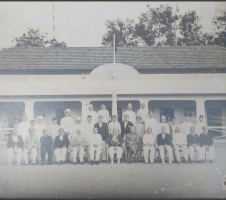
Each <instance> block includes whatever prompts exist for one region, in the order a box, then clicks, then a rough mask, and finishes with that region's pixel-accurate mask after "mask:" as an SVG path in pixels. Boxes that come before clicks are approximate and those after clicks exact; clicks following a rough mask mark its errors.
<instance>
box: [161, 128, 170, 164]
mask: <svg viewBox="0 0 226 200" xmlns="http://www.w3.org/2000/svg"><path fill="white" fill-rule="evenodd" d="M157 144H158V147H159V153H160V157H161V161H162V164H163V165H165V150H167V152H168V154H169V164H170V165H171V164H172V162H173V150H172V147H171V144H172V143H171V137H170V134H168V133H166V127H165V126H162V128H161V133H159V134H158V135H157Z"/></svg>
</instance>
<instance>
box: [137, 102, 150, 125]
mask: <svg viewBox="0 0 226 200" xmlns="http://www.w3.org/2000/svg"><path fill="white" fill-rule="evenodd" d="M140 107H141V108H140V110H138V111H137V116H139V117H141V123H143V124H144V122H145V119H146V118H147V117H148V110H147V109H145V107H146V105H145V103H142V104H141V105H140Z"/></svg>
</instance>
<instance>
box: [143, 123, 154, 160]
mask: <svg viewBox="0 0 226 200" xmlns="http://www.w3.org/2000/svg"><path fill="white" fill-rule="evenodd" d="M155 141H156V136H155V134H153V133H152V128H151V127H148V128H147V133H146V134H144V136H143V150H144V163H145V164H147V163H148V154H149V151H151V152H150V163H151V164H153V163H154V158H155V147H154V145H155Z"/></svg>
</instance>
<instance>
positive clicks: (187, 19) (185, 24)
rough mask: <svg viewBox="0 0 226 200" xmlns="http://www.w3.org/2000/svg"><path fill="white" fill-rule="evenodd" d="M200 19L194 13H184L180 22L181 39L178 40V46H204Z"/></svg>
mask: <svg viewBox="0 0 226 200" xmlns="http://www.w3.org/2000/svg"><path fill="white" fill-rule="evenodd" d="M200 20H201V18H200V17H199V16H198V15H197V14H196V12H195V11H188V12H186V13H185V14H184V15H183V16H182V17H181V20H180V23H179V26H178V28H179V30H180V34H181V37H179V38H178V45H179V46H181V45H186V46H199V45H205V42H204V40H203V34H202V28H203V27H202V25H201V24H200Z"/></svg>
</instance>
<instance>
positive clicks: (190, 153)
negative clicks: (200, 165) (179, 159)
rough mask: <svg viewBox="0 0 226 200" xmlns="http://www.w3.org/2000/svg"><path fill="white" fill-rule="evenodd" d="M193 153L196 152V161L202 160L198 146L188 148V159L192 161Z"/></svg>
mask: <svg viewBox="0 0 226 200" xmlns="http://www.w3.org/2000/svg"><path fill="white" fill-rule="evenodd" d="M194 151H197V152H198V160H202V149H201V147H200V146H196V147H193V146H190V147H189V155H190V159H191V160H193V159H194Z"/></svg>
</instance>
